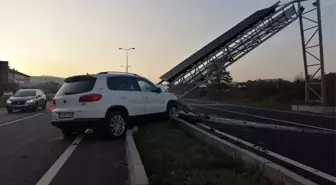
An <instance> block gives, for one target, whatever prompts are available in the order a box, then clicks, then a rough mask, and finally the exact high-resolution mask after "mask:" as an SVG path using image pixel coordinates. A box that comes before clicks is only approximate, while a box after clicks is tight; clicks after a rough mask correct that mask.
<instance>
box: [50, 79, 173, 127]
mask: <svg viewBox="0 0 336 185" xmlns="http://www.w3.org/2000/svg"><path fill="white" fill-rule="evenodd" d="M89 76H91V77H93V78H96V80H95V82H94V85H93V88H92V89H91V90H90V91H87V92H82V93H74V94H71V93H68V94H65V93H66V92H63V91H65V90H64V89H66V88H67V83H64V84H63V86H62V88H63V89H62V88H61V89H60V90H59V91H58V92H57V94H56V95H55V97H54V100H53V101H54V105H53V109H52V112H51V115H52V116H51V117H52V121H51V122H69V121H74V120H80V119H104V118H105V116H106V113H107V111H108V110H109V109H110V108H111V107H113V106H121V107H124V108H125V109H126V110H127V113H128V116H142V115H150V114H157V113H163V112H166V110H167V105H168V102H169V101H176V100H177V97H176V96H175V95H174V94H171V93H168V92H152V91H148V90H143V89H140V90H141V91H139V89H137V90H120V89H119V90H113V89H111V88H112V87H110V86H113V83H119V84H121V83H120V82H121V81H122V80H117V79H126V81H128V80H130V81H132V79H134V80H136V81H137V82H138V85H139V83H145V82H150V81H149V80H147V79H146V78H143V77H141V76H139V75H136V74H131V73H119V72H104V73H99V74H97V75H89ZM82 77H85V75H82ZM110 79H111V80H110ZM132 82H133V81H132ZM108 83H109V84H112V85H108ZM150 83H151V82H150ZM150 85H153V86H155V85H154V84H153V83H151V84H150ZM116 86H117V85H116ZM121 86H122V84H121ZM121 86H120V87H121ZM118 87H119V86H118ZM139 87H140V88H142V87H146V88H147V86H146V85H142V86H140V85H139ZM155 87H156V86H155ZM80 88H82V87H78V89H80ZM122 88H123V86H122ZM132 88H138V87H135V86H134V87H133V86H132ZM148 88H152V86H148ZM156 88H157V87H156ZM72 90H73V89H72ZM88 94H99V95H101V99H100V100H99V101H93V102H80V101H79V99H80V97H82V96H85V95H88ZM66 113H71V114H72V116H71V114H70V116H68V117H67V116H65V117H60V115H62V114H64V115H65V114H66Z"/></svg>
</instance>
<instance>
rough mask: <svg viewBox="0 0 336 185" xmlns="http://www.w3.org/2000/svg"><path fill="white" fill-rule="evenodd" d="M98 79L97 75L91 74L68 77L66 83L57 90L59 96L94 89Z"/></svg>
mask: <svg viewBox="0 0 336 185" xmlns="http://www.w3.org/2000/svg"><path fill="white" fill-rule="evenodd" d="M96 80H97V78H96V77H94V76H90V75H83V76H74V77H69V78H66V79H65V80H64V82H65V83H64V84H63V86H62V87H61V88H60V89H59V91H58V92H57V96H59V95H62V96H63V95H70V94H79V93H85V92H89V91H91V90H92V89H93V87H94V85H95V83H96Z"/></svg>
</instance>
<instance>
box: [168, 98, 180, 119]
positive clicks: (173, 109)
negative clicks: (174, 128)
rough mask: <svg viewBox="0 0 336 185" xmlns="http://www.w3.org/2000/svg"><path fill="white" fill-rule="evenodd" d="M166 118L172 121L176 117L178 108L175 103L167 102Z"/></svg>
mask: <svg viewBox="0 0 336 185" xmlns="http://www.w3.org/2000/svg"><path fill="white" fill-rule="evenodd" d="M166 114H167V117H168V118H169V119H170V120H172V119H173V118H176V117H178V107H177V104H176V103H175V102H169V103H168V105H167V110H166Z"/></svg>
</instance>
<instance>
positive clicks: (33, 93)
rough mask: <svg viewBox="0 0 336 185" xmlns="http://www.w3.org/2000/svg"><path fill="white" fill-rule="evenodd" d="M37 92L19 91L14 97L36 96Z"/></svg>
mask: <svg viewBox="0 0 336 185" xmlns="http://www.w3.org/2000/svg"><path fill="white" fill-rule="evenodd" d="M35 95H36V91H18V92H16V93H15V94H14V95H13V96H14V97H26V96H35Z"/></svg>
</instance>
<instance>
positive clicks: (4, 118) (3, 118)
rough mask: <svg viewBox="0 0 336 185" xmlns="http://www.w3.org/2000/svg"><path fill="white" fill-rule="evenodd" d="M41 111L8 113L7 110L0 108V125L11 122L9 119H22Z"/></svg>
mask: <svg viewBox="0 0 336 185" xmlns="http://www.w3.org/2000/svg"><path fill="white" fill-rule="evenodd" d="M39 113H42V112H40V111H39V112H14V113H11V114H8V113H7V111H5V110H0V127H1V125H3V124H5V123H8V122H11V121H15V120H18V119H23V118H26V117H29V116H33V115H36V114H39Z"/></svg>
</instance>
